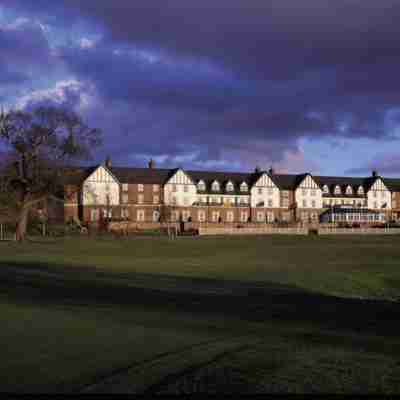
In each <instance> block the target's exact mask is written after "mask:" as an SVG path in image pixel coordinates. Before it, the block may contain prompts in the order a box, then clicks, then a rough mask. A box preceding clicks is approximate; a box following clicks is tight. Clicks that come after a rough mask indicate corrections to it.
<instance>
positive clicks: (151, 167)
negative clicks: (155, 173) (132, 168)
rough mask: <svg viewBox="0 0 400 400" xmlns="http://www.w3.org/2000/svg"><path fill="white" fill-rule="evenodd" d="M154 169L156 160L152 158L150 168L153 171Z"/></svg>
mask: <svg viewBox="0 0 400 400" xmlns="http://www.w3.org/2000/svg"><path fill="white" fill-rule="evenodd" d="M154 167H155V163H154V160H153V159H152V158H150V161H149V168H150V169H153V168H154Z"/></svg>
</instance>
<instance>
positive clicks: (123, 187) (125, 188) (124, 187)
mask: <svg viewBox="0 0 400 400" xmlns="http://www.w3.org/2000/svg"><path fill="white" fill-rule="evenodd" d="M122 190H123V191H124V192H127V191H128V184H127V183H123V184H122Z"/></svg>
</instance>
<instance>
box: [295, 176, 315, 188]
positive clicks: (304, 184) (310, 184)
mask: <svg viewBox="0 0 400 400" xmlns="http://www.w3.org/2000/svg"><path fill="white" fill-rule="evenodd" d="M298 187H299V188H302V189H319V186H318V185H317V183H316V182H315V181H314V179H313V178H312V176H311V175H307V176H306V177H305V178H304V179H303V180H302V181H301V182H300V184H299V186H298Z"/></svg>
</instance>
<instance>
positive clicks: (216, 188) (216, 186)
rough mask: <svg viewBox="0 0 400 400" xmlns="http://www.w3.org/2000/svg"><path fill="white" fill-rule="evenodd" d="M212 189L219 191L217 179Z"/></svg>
mask: <svg viewBox="0 0 400 400" xmlns="http://www.w3.org/2000/svg"><path fill="white" fill-rule="evenodd" d="M211 190H212V191H213V192H218V191H219V183H218V182H217V181H214V182H213V183H212V185H211Z"/></svg>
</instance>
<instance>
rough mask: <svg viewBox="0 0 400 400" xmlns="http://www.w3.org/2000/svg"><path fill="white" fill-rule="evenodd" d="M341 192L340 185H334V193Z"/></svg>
mask: <svg viewBox="0 0 400 400" xmlns="http://www.w3.org/2000/svg"><path fill="white" fill-rule="evenodd" d="M341 193H342V191H341V190H340V186H339V185H336V186H335V194H341Z"/></svg>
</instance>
